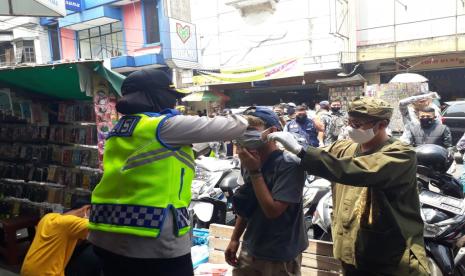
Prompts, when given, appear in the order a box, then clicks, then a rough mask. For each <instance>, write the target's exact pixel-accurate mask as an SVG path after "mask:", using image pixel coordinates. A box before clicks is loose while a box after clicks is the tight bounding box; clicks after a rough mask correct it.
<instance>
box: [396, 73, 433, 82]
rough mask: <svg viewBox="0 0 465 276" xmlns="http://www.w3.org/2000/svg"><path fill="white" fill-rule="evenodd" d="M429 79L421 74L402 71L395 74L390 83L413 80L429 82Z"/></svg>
mask: <svg viewBox="0 0 465 276" xmlns="http://www.w3.org/2000/svg"><path fill="white" fill-rule="evenodd" d="M427 81H428V79H427V78H425V77H423V76H422V75H420V74H415V73H401V74H397V75H395V76H394V77H393V78H392V80H390V81H389V83H411V82H427Z"/></svg>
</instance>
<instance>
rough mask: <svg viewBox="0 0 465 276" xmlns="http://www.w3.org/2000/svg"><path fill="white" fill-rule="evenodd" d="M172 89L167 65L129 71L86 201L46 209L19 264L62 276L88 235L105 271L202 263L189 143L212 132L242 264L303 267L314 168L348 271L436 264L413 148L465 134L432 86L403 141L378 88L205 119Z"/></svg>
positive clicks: (418, 101)
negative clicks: (224, 158)
mask: <svg viewBox="0 0 465 276" xmlns="http://www.w3.org/2000/svg"><path fill="white" fill-rule="evenodd" d="M171 87H172V83H171V80H170V78H169V77H168V75H166V74H165V73H164V72H163V71H161V70H157V69H146V70H142V71H138V72H134V73H132V74H130V75H129V76H128V77H127V78H126V79H125V81H124V83H123V86H122V95H123V96H122V98H121V99H119V101H118V103H117V106H116V108H117V110H118V112H119V113H121V114H122V115H123V116H122V117H121V118H120V120H119V121H118V123H117V124H116V125H115V127H114V128H113V130H112V131H111V132H110V134H109V135H108V137H107V141H106V144H105V151H104V159H103V167H104V175H103V178H102V180H101V182H100V183H99V184H98V185H97V187H96V188H95V189H94V191H93V193H92V199H91V203H90V207H89V206H84V207H83V208H81V209H78V210H77V211H73V212H71V213H65V214H63V215H58V214H49V215H47V216H45V217H44V218H43V219H42V221H41V222H40V223H39V227H38V231H37V234H36V237H35V239H34V242H33V246H32V247H31V249H30V251H29V253H28V255H27V256H26V259H25V261H24V264H23V268H22V271H23V275H31V276H32V275H64V273H65V269H66V268H67V266H69V262H70V259H71V260H72V257H71V256H72V254H71V252H72V251H73V250H74V247H75V246H76V244H78V240H87V244H91V245H92V247H93V253H95V254H96V256H98V257H97V258H98V260H99V269H101V270H102V271H103V274H104V275H110V276H113V275H116V276H119V275H181V276H183V275H193V268H192V261H191V255H190V250H191V241H190V235H189V231H190V225H189V214H188V211H187V208H188V205H189V203H190V200H191V198H190V196H191V193H190V186H191V182H192V180H193V178H194V173H195V162H194V153H193V150H192V146H191V145H192V144H195V143H208V142H214V141H234V143H235V152H236V153H237V154H238V157H239V158H240V160H241V166H242V170H241V171H242V177H243V182H244V184H243V185H242V186H241V187H240V188H239V189H238V190H237V191H236V193H235V195H234V198H233V201H234V208H235V212H236V216H237V219H236V224H235V227H234V232H233V235H232V237H231V240H230V242H229V245H228V247H227V249H226V250H225V260H226V262H227V263H228V264H230V265H231V266H233V267H234V269H233V275H301V270H300V267H301V262H302V252H303V251H304V250H305V249H306V247H307V246H308V237H307V232H306V230H305V227H304V221H303V206H302V204H303V203H302V193H303V188H304V183H305V176H306V174H312V175H316V176H320V177H323V178H325V179H328V180H330V181H331V182H332V183H333V184H332V194H333V219H332V233H333V237H332V238H333V241H334V256H335V257H336V258H337V259H339V260H340V261H341V263H342V268H343V273H344V275H427V274H428V272H429V268H428V261H427V258H426V254H425V249H424V241H423V220H422V218H421V215H420V202H419V196H418V187H417V181H416V158H415V151H414V150H413V148H412V147H411V146H418V145H421V144H426V143H432V144H437V145H440V146H442V147H445V148H448V149H449V150H451V151H452V150H454V149H457V150H459V151H461V152H463V151H465V135H464V137H462V139H461V140H460V141H459V143H458V144H457V145H456V147H454V146H455V145H452V142H451V141H452V140H451V134H450V130H449V129H448V127H447V126H445V125H442V123H441V120H440V113H438V108H437V107H436V106H435V105H434V103H433V100H434V99H435V98H437V97H438V95H437V94H436V93H430V94H421V95H415V96H413V97H410V98H407V99H404V100H403V101H401V102H400V103H399V105H400V106H399V107H400V110H401V113H402V116H403V119H404V123H405V126H406V128H405V131H404V134H403V136H402V137H401V139H396V138H394V137H392V133H391V132H390V131H389V127H388V126H389V123H390V119H391V116H392V114H393V107H392V106H390V105H389V104H388V103H386V102H385V101H383V100H380V99H376V98H371V97H361V98H358V99H355V100H354V101H352V102H351V103H349V105H348V109H347V110H346V111H343V110H342V102H341V100H340V99H335V100H332V101H330V102H328V101H322V102H320V103H319V109H318V110H314V111H311V110H309V109H308V107H307V106H306V105H298V106H297V105H295V104H292V103H290V104H278V105H275V106H274V107H273V109H269V108H265V107H260V106H252V107H250V108H247V109H246V110H245V111H244V112H243V113H242V115H233V114H230V115H228V116H212V117H211V118H209V116H205V115H206V114H203V113H202V112H199V114H198V116H185V115H180V114H179V112H177V111H176V110H174V109H173V108H174V106H175V104H176V100H177V99H179V98H180V97H181V96H182V95H180V93H178V92H177V91H176V90H174V89H172V88H171ZM464 179H465V177H464ZM241 236H243V242H242V247H241V250H240V252H239V247H240V246H239V245H240V238H241ZM56 256H60V257H59V258H56ZM39 267H40V268H39ZM67 275H78V274H71V272H70V273H69V274H68V272H67ZM89 275H90V274H89Z"/></svg>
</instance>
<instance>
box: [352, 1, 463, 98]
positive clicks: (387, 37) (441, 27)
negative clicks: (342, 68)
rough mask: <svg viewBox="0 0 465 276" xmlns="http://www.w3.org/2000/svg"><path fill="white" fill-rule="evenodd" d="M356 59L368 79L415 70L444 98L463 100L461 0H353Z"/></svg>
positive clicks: (383, 80)
mask: <svg viewBox="0 0 465 276" xmlns="http://www.w3.org/2000/svg"><path fill="white" fill-rule="evenodd" d="M355 4H356V15H357V16H356V18H357V24H356V38H357V53H356V55H357V58H356V59H357V62H358V63H360V64H361V65H362V66H360V68H361V69H362V72H363V75H364V76H365V78H366V79H367V80H368V82H369V83H386V82H389V80H390V79H391V78H392V77H393V76H394V75H395V74H397V73H402V72H415V73H420V74H422V75H424V76H425V77H427V78H428V79H429V88H430V90H432V91H436V92H438V93H439V94H440V95H441V96H442V98H443V100H453V99H459V98H462V99H463V98H465V88H464V87H465V2H464V1H463V0H442V1H434V0H424V1H413V0H377V1H371V0H355Z"/></svg>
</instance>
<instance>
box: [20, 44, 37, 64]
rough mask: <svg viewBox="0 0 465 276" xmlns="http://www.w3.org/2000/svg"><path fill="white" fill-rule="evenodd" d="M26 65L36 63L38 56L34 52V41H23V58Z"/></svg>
mask: <svg viewBox="0 0 465 276" xmlns="http://www.w3.org/2000/svg"><path fill="white" fill-rule="evenodd" d="M22 62H24V63H35V62H36V54H35V51H34V41H27V40H26V41H23V58H22Z"/></svg>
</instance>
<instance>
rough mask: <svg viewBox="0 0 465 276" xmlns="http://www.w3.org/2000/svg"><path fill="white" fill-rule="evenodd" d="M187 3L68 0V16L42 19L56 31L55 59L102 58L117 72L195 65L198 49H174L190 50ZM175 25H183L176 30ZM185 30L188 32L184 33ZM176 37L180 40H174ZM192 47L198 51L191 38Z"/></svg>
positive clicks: (192, 35) (191, 35)
mask: <svg viewBox="0 0 465 276" xmlns="http://www.w3.org/2000/svg"><path fill="white" fill-rule="evenodd" d="M188 4H189V3H188V1H182V0H140V1H139V0H132V1H128V0H119V1H115V0H73V1H66V5H67V16H65V17H64V18H59V19H50V18H43V19H42V20H41V22H42V24H43V25H44V26H47V27H48V28H49V29H52V30H53V32H54V33H56V34H57V35H56V37H54V41H52V43H51V44H52V48H53V50H55V49H56V52H57V53H59V55H60V58H59V59H65V60H78V59H103V60H105V62H106V64H107V65H108V66H110V67H111V69H113V70H115V71H118V72H121V73H129V72H132V71H134V70H137V69H141V68H165V69H167V71H170V72H171V70H169V69H179V70H181V69H185V68H187V69H188V68H192V67H194V66H196V64H197V55H196V54H195V55H193V56H188V55H184V56H182V55H179V54H178V52H182V51H183V50H184V51H188V50H189V49H188V48H187V47H186V46H185V45H186V44H187V43H188V42H191V41H196V37H195V32H192V31H189V30H190V29H191V28H193V25H192V24H191V23H190V9H189V5H188ZM180 6H182V7H184V9H180V8H178V7H180ZM177 26H181V27H180V28H178V30H177V29H176V27H177ZM194 29H195V28H194ZM183 30H186V31H185V32H188V35H185V36H184V37H183V32H182V31H183ZM179 41H181V42H184V43H181V45H178V44H177V43H178V42H179ZM171 45H175V47H176V51H178V52H176V51H175V49H172V48H173V47H174V46H173V47H172V46H171ZM183 47H184V48H185V49H183ZM192 51H194V52H195V53H196V48H195V43H194V44H193V49H192V50H191V52H192Z"/></svg>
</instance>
